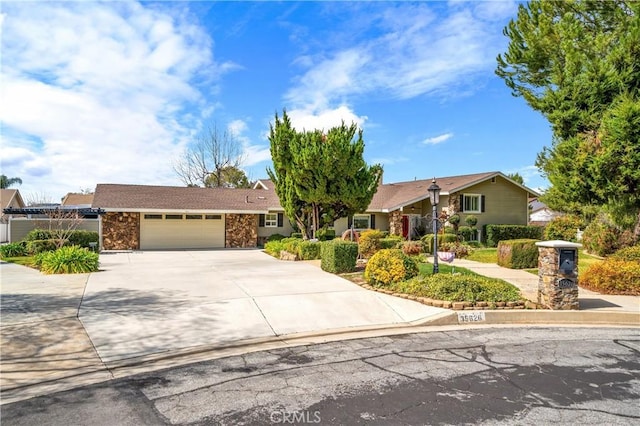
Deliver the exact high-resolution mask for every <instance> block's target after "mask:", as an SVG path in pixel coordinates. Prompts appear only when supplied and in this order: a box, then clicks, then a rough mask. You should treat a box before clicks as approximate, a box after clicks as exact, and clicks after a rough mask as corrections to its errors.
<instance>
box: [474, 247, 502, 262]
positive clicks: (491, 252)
mask: <svg viewBox="0 0 640 426" xmlns="http://www.w3.org/2000/svg"><path fill="white" fill-rule="evenodd" d="M466 259H467V260H473V261H475V262H482V263H498V249H497V248H495V247H493V248H491V247H489V248H476V249H473V253H471V255H470V256H468V257H467V258H466Z"/></svg>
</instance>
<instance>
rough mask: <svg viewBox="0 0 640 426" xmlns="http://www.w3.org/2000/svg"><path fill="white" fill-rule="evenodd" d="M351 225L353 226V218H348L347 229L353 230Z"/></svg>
mask: <svg viewBox="0 0 640 426" xmlns="http://www.w3.org/2000/svg"><path fill="white" fill-rule="evenodd" d="M351 225H353V216H349V217H348V218H347V228H349V229H351Z"/></svg>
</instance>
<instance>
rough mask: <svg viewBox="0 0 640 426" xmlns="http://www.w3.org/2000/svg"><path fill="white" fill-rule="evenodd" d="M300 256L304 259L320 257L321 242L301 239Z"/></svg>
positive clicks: (299, 245)
mask: <svg viewBox="0 0 640 426" xmlns="http://www.w3.org/2000/svg"><path fill="white" fill-rule="evenodd" d="M298 257H299V258H300V259H302V260H314V259H320V243H318V242H311V241H301V242H300V243H299V244H298Z"/></svg>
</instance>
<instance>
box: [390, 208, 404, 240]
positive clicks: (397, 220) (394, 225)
mask: <svg viewBox="0 0 640 426" xmlns="http://www.w3.org/2000/svg"><path fill="white" fill-rule="evenodd" d="M389 235H402V212H401V211H400V210H395V211H392V212H391V213H389Z"/></svg>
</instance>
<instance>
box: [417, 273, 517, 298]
mask: <svg viewBox="0 0 640 426" xmlns="http://www.w3.org/2000/svg"><path fill="white" fill-rule="evenodd" d="M418 280H420V282H421V283H422V285H423V286H424V296H425V297H431V298H433V299H438V300H448V301H451V302H478V301H481V302H516V301H519V300H522V297H521V296H520V290H519V289H518V288H517V287H516V286H514V285H513V284H510V283H508V282H505V281H502V280H498V279H495V278H487V277H481V276H477V275H464V274H453V275H452V274H435V275H430V276H428V277H421V278H419V279H418Z"/></svg>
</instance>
